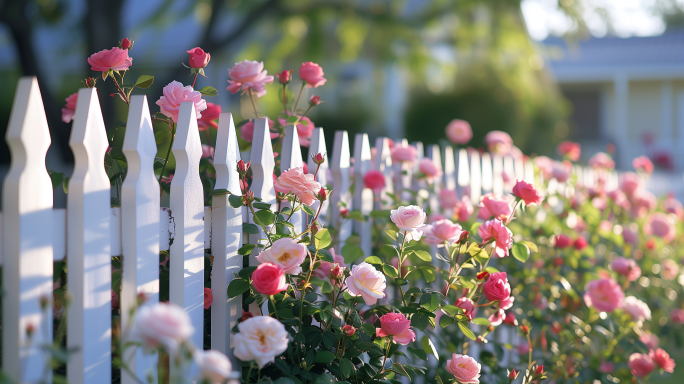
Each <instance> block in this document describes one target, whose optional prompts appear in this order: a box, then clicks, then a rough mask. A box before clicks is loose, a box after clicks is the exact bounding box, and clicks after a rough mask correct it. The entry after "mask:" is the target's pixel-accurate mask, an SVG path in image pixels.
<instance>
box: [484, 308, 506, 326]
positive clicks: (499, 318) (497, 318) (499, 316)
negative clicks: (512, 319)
mask: <svg viewBox="0 0 684 384" xmlns="http://www.w3.org/2000/svg"><path fill="white" fill-rule="evenodd" d="M487 320H489V324H491V325H493V326H495V327H496V326H497V325H501V323H503V321H504V320H506V311H504V310H503V309H501V308H499V309H497V310H496V311H494V313H492V314H491V315H490V316H489V317H488V318H487Z"/></svg>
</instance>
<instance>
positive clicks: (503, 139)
mask: <svg viewBox="0 0 684 384" xmlns="http://www.w3.org/2000/svg"><path fill="white" fill-rule="evenodd" d="M484 140H485V143H487V146H488V147H489V152H492V153H498V154H500V155H501V156H506V155H508V154H509V153H510V152H511V149H513V139H511V136H510V135H509V134H508V133H506V132H502V131H490V132H489V133H487V135H486V136H485V138H484Z"/></svg>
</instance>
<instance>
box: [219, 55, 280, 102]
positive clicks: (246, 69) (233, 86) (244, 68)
mask: <svg viewBox="0 0 684 384" xmlns="http://www.w3.org/2000/svg"><path fill="white" fill-rule="evenodd" d="M228 76H229V77H230V80H228V83H229V84H230V85H229V86H228V88H226V90H228V91H230V93H237V92H238V91H239V90H240V89H242V91H243V93H244V92H247V90H248V89H250V88H251V89H253V90H254V92H255V94H256V96H257V97H261V96H263V95H265V94H266V87H265V85H266V84H268V83H272V82H273V76H268V71H264V63H263V62H259V61H249V60H244V61H241V62H239V63H235V65H234V66H233V68H231V69H230V70H228Z"/></svg>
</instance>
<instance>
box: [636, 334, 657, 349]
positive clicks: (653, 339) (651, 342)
mask: <svg viewBox="0 0 684 384" xmlns="http://www.w3.org/2000/svg"><path fill="white" fill-rule="evenodd" d="M639 341H641V342H642V343H644V344H645V345H646V348H648V349H656V348H658V344H660V339H659V338H658V335H656V334H653V333H650V332H647V333H646V332H645V333H643V334H642V335H641V336H639Z"/></svg>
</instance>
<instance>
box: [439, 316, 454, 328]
mask: <svg viewBox="0 0 684 384" xmlns="http://www.w3.org/2000/svg"><path fill="white" fill-rule="evenodd" d="M454 321H455V320H454V318H453V317H449V316H442V317H440V318H439V326H440V327H442V328H446V327H448V326H450V325H451V324H453V323H454Z"/></svg>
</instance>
